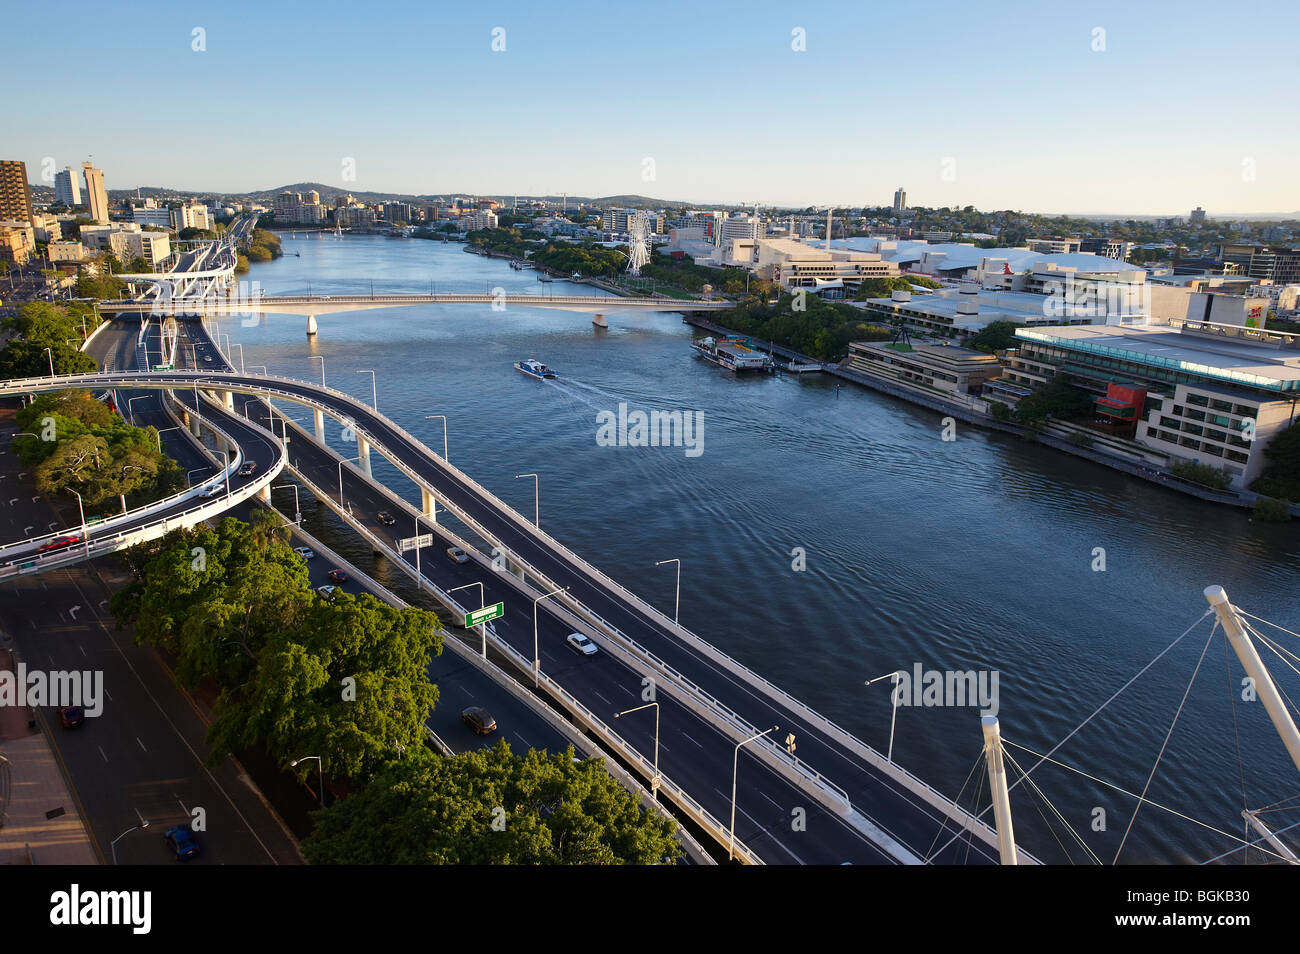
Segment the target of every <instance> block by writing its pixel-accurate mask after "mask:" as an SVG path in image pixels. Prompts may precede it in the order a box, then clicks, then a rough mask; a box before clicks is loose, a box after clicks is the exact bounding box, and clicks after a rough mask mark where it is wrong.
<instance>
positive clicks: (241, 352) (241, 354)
mask: <svg viewBox="0 0 1300 954" xmlns="http://www.w3.org/2000/svg"><path fill="white" fill-rule="evenodd" d="M230 347H232V348H238V349H239V373H240V374H243V373H244V343H243V342H242V341H236V342H235V343H234V344H232V345H231V346H230Z"/></svg>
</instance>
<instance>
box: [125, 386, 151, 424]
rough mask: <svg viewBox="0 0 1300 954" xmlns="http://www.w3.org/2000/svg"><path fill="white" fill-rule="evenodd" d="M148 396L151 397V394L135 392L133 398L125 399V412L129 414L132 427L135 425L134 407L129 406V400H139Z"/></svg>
mask: <svg viewBox="0 0 1300 954" xmlns="http://www.w3.org/2000/svg"><path fill="white" fill-rule="evenodd" d="M150 397H153V395H152V394H137V395H136V396H135V397H133V398H127V399H126V413H127V414H128V415H129V416H130V418H131V426H132V427H135V410H134V408H132V407H131V402H133V401H139V400H140V399H141V398H150Z"/></svg>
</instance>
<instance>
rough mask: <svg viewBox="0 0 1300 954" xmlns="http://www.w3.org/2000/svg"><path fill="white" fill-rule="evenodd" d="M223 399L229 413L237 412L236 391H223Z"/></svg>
mask: <svg viewBox="0 0 1300 954" xmlns="http://www.w3.org/2000/svg"><path fill="white" fill-rule="evenodd" d="M221 399H222V403H224V404H225V405H226V410H227V411H231V412H233V411H234V410H235V392H234V391H222V392H221Z"/></svg>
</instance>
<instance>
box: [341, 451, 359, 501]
mask: <svg viewBox="0 0 1300 954" xmlns="http://www.w3.org/2000/svg"><path fill="white" fill-rule="evenodd" d="M360 459H361V456H360V455H359V454H358V455H357V456H356V457H349V458H348V459H347V460H341V461H339V509H340V510H341V509H343V465H344V464H350V463H352V462H353V461H354V460H360Z"/></svg>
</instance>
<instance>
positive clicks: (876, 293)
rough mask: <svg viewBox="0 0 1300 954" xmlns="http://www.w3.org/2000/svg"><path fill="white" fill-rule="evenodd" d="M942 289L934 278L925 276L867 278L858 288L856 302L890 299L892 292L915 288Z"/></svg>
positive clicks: (854, 298) (855, 296) (854, 297)
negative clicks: (871, 299)
mask: <svg viewBox="0 0 1300 954" xmlns="http://www.w3.org/2000/svg"><path fill="white" fill-rule="evenodd" d="M914 286H915V287H919V288H930V289H934V288H942V287H943V286H942V285H940V284H939V283H938V282H936V281H935V280H934V279H933V278H926V277H925V276H924V275H908V276H902V275H900V276H898V277H897V278H867V279H864V280H863V282H862V284H861V285H859V286H858V293H857V294H856V295H854V296H853V300H854V301H866V300H867V299H868V298H888V297H889V293H890V292H894V291H912V289H913V287H914Z"/></svg>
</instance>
